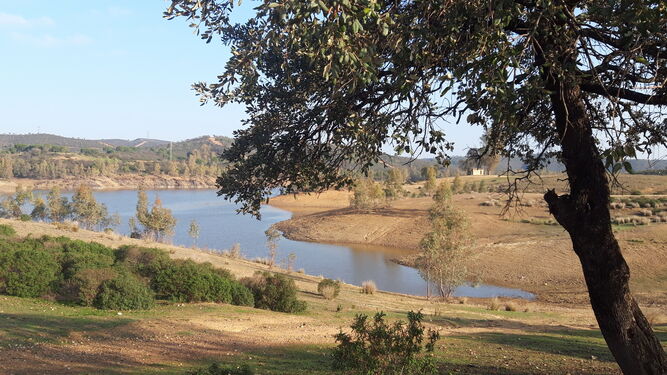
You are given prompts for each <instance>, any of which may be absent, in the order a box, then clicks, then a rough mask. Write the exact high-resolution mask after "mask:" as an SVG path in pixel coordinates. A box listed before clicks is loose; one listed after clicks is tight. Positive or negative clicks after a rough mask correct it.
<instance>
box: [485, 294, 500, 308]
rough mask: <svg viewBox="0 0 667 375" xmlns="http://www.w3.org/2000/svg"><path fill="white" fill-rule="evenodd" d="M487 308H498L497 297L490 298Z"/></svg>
mask: <svg viewBox="0 0 667 375" xmlns="http://www.w3.org/2000/svg"><path fill="white" fill-rule="evenodd" d="M487 308H488V309H489V310H493V311H498V310H500V301H499V300H498V297H493V298H492V299H491V302H489V306H488V307H487Z"/></svg>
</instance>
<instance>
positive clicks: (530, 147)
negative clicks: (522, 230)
mask: <svg viewBox="0 0 667 375" xmlns="http://www.w3.org/2000/svg"><path fill="white" fill-rule="evenodd" d="M254 3H255V4H254V5H258V6H257V7H256V13H255V14H254V16H253V17H251V18H250V19H248V20H247V21H246V22H244V23H240V24H239V23H234V22H233V20H232V18H233V17H232V13H233V11H234V9H235V8H236V7H237V6H238V5H235V2H234V1H228V0H173V1H172V5H171V6H170V7H169V9H168V10H167V12H166V13H165V15H166V17H168V18H173V17H176V16H183V17H186V18H187V19H189V20H191V21H192V23H191V26H193V27H195V28H197V30H198V31H199V33H200V36H201V37H202V38H203V39H205V40H206V41H207V42H210V41H211V40H213V38H220V40H221V42H222V43H223V44H225V45H228V46H229V47H230V48H231V52H232V56H231V58H230V59H229V61H228V62H227V64H226V67H225V71H224V72H223V73H222V74H221V75H220V76H219V77H218V81H217V82H214V83H211V84H205V83H197V84H195V85H194V88H195V90H196V91H197V93H198V94H199V95H200V97H201V100H202V102H203V103H206V102H209V101H212V102H214V103H215V104H217V105H220V106H222V105H225V104H227V103H241V104H243V105H245V107H246V110H247V112H248V114H249V118H248V120H246V124H245V125H247V127H246V128H244V129H242V130H239V131H237V132H236V134H235V135H236V139H235V141H234V144H233V145H232V147H231V148H230V149H228V150H227V151H225V152H224V155H223V156H224V157H225V158H226V159H228V160H231V161H233V162H234V163H235V164H234V165H233V167H232V168H231V169H230V170H228V171H226V172H224V174H223V175H222V176H221V177H220V179H219V181H218V183H219V185H220V191H219V194H220V195H224V196H225V197H227V198H230V199H232V200H234V201H236V202H241V203H243V204H244V206H243V209H242V211H243V212H252V213H255V214H257V213H258V209H259V204H260V202H261V201H262V200H263V199H265V198H266V197H268V196H269V194H270V193H271V192H272V190H273V189H274V188H276V187H281V188H282V189H283V192H286V193H291V192H296V191H301V190H317V189H322V188H325V187H329V186H341V185H343V184H348V183H349V182H350V172H349V170H350V169H351V168H360V169H361V170H365V169H366V168H368V167H369V166H370V165H372V164H373V163H374V162H377V161H378V159H379V157H380V155H381V153H382V150H381V147H382V146H383V145H384V144H387V143H391V144H392V145H393V146H394V147H395V149H396V151H398V152H406V153H410V154H412V153H415V152H420V151H428V152H431V153H434V154H436V155H437V156H438V157H439V159H441V161H443V162H447V160H448V152H450V151H451V150H452V143H451V142H449V141H448V140H447V139H446V138H445V134H444V133H443V132H442V131H441V130H440V128H439V127H438V124H440V123H444V122H450V123H460V122H467V123H468V124H470V125H474V126H481V127H483V128H484V131H485V134H486V136H487V138H488V139H487V141H488V142H487V145H486V147H485V150H482V152H481V154H485V153H490V154H491V155H495V154H501V155H503V156H508V157H520V158H522V159H524V160H525V161H526V164H527V165H528V167H529V168H528V170H529V171H534V170H537V169H539V168H540V167H541V166H542V164H543V163H545V161H546V160H547V159H548V158H550V157H559V156H560V150H559V147H558V146H559V145H560V138H559V136H558V135H557V131H556V129H555V126H554V113H553V108H552V106H551V102H550V94H552V92H553V90H554V87H550V85H548V84H547V82H548V81H549V80H548V79H547V76H548V77H549V78H550V79H551V80H552V81H553V80H557V81H560V82H568V83H569V84H572V85H575V86H577V87H578V89H580V90H581V91H582V93H583V97H584V99H585V106H586V111H587V113H588V115H589V116H590V119H591V124H592V127H593V131H594V134H595V136H596V137H597V139H598V141H599V146H600V148H601V149H602V150H601V151H602V156H603V157H604V158H605V159H606V162H607V166H608V167H610V168H612V169H613V171H618V170H620V169H621V168H622V167H623V164H622V161H623V160H624V158H626V157H633V156H635V155H636V153H637V152H647V153H648V152H650V150H651V149H650V146H651V145H656V144H659V145H665V144H667V137H666V134H667V121H666V120H665V116H664V110H661V109H660V107H661V106H664V105H665V104H667V86H666V85H665V80H667V65H666V62H665V61H666V60H665V58H664V56H665V54H666V53H667V16H666V14H667V5H666V3H665V2H664V1H662V0H638V1H629V0H589V1H563V0H499V1H492V2H489V1H482V0H456V1H416V0H415V1H394V0H358V1H350V0H312V1H302V0H273V1H268V0H265V1H257V2H254ZM342 167H345V168H342ZM626 168H628V166H627V164H626Z"/></svg>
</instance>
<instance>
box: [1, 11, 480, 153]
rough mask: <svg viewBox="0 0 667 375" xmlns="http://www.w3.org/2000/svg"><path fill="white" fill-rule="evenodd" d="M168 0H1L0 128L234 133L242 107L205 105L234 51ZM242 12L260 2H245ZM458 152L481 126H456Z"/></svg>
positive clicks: (94, 134)
mask: <svg viewBox="0 0 667 375" xmlns="http://www.w3.org/2000/svg"><path fill="white" fill-rule="evenodd" d="M169 3H170V1H165V0H113V1H111V0H95V1H81V0H58V1H55V0H21V1H16V0H13V1H9V0H0V51H2V53H1V56H0V133H17V134H18V133H36V132H38V131H39V132H42V133H52V134H58V135H64V136H71V137H79V138H122V139H134V138H140V137H146V136H147V135H150V137H151V138H159V139H166V140H181V139H187V138H192V137H196V136H200V135H206V134H215V135H226V136H231V135H232V131H233V130H234V129H236V128H238V127H239V126H240V120H241V119H242V118H243V117H244V116H245V114H244V112H243V108H242V107H240V106H230V107H225V108H222V109H221V108H218V107H215V106H213V105H206V106H203V107H202V106H200V105H199V102H198V99H197V97H196V96H195V95H194V93H193V91H191V88H190V85H191V84H192V83H193V82H197V81H208V82H210V81H212V80H215V77H216V76H217V74H219V73H220V72H222V70H223V67H224V63H225V61H226V59H227V57H228V52H227V48H226V47H224V46H221V45H220V44H219V43H216V42H215V40H214V41H212V42H211V43H210V44H206V43H204V42H203V41H201V40H200V39H199V38H198V37H197V36H196V35H194V34H193V29H191V28H189V27H187V24H186V22H185V20H184V19H175V20H172V21H167V20H165V19H163V18H162V12H163V11H164V10H165V9H166V7H167V6H168V5H169ZM244 3H245V5H244V7H243V8H244V9H245V10H247V11H243V12H242V13H241V14H240V16H241V17H243V15H244V14H248V12H249V11H250V10H251V6H252V2H251V1H247V2H244ZM448 130H449V131H448V133H451V134H450V135H451V136H453V139H454V140H455V141H456V142H457V147H456V148H457V153H458V154H461V153H463V152H464V151H463V150H464V149H465V148H466V147H469V146H476V145H477V143H478V139H479V131H477V129H475V130H473V129H470V128H469V127H467V126H463V127H462V128H461V129H448Z"/></svg>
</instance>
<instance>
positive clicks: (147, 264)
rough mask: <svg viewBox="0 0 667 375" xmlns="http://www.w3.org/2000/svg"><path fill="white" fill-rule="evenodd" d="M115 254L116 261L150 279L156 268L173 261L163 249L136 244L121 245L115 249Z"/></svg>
mask: <svg viewBox="0 0 667 375" xmlns="http://www.w3.org/2000/svg"><path fill="white" fill-rule="evenodd" d="M115 256H116V261H117V262H118V263H122V264H123V265H125V266H126V267H127V268H129V269H130V270H131V271H132V272H136V273H138V274H139V275H141V276H143V277H148V278H151V279H152V278H154V277H155V274H156V273H157V271H158V270H160V269H161V268H164V267H166V266H167V265H169V264H171V263H172V262H173V261H172V260H171V259H170V258H169V255H168V254H167V253H166V252H165V251H164V250H160V249H153V248H145V247H136V246H122V247H120V248H118V250H116V253H115Z"/></svg>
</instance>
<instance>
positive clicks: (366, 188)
mask: <svg viewBox="0 0 667 375" xmlns="http://www.w3.org/2000/svg"><path fill="white" fill-rule="evenodd" d="M352 190H353V192H354V196H353V197H352V199H350V207H352V208H354V209H357V210H370V209H375V208H380V207H382V206H384V205H385V203H387V197H386V195H385V191H384V190H383V189H382V186H380V184H378V183H377V182H375V181H373V179H372V178H368V177H367V178H359V179H357V180H356V181H355V183H354V187H353V189H352Z"/></svg>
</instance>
